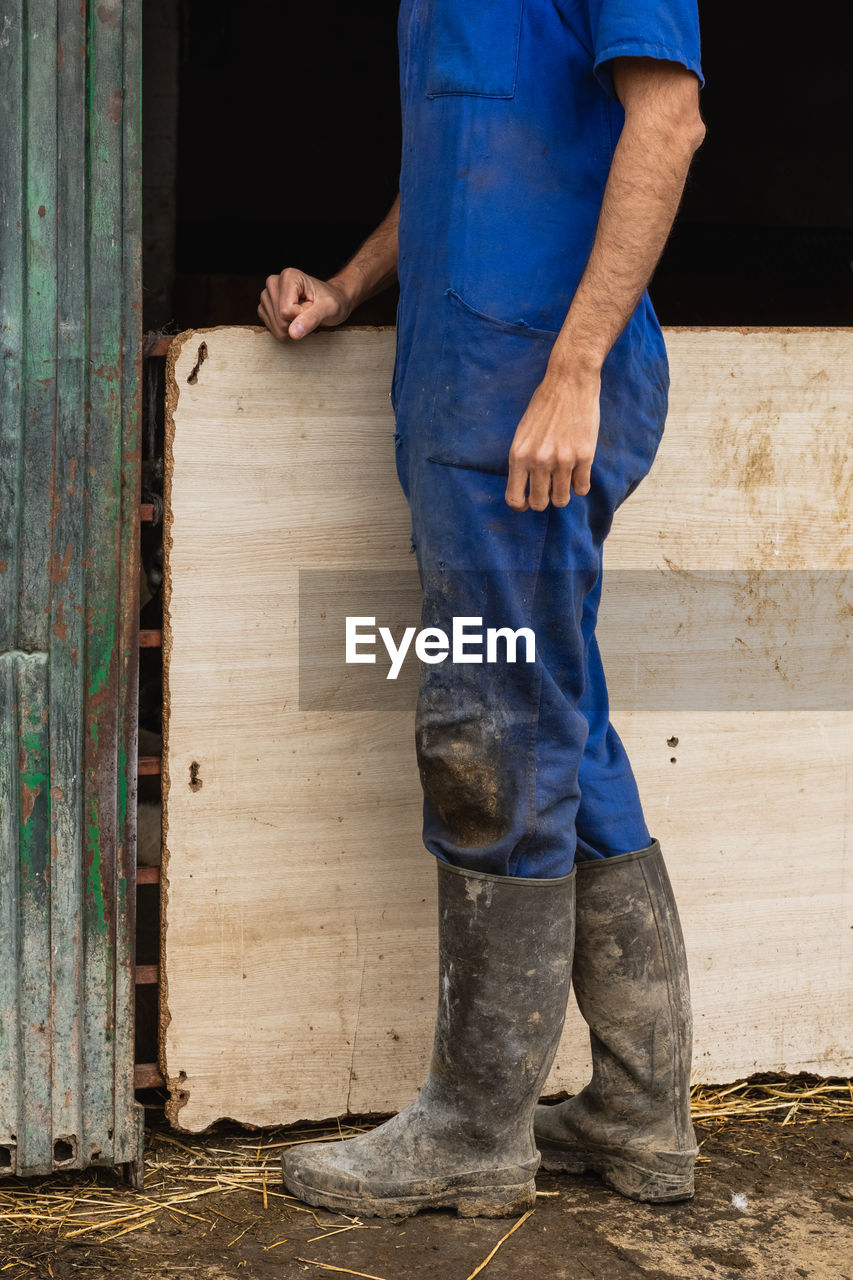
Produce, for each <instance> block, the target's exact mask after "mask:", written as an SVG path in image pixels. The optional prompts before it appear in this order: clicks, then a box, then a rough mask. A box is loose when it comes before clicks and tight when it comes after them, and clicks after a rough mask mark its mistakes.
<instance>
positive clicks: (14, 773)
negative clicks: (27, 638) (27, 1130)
mask: <svg viewBox="0 0 853 1280" xmlns="http://www.w3.org/2000/svg"><path fill="white" fill-rule="evenodd" d="M18 657H19V655H18V654H16V653H3V654H0V949H1V950H2V956H0V1173H3V1172H4V1171H5V1172H7V1173H11V1172H12V1171H13V1170H14V1169H15V1167H16V1165H17V1138H18V1134H19V1132H20V1131H21V1116H20V1111H19V1106H18V1103H19V1099H20V1096H21V1051H20V1041H19V1036H18V1003H19V1001H18V964H17V956H18V954H19V950H20V944H19V938H18V921H19V919H20V914H19V899H20V894H19V890H18V823H19V815H18V691H17V676H18Z"/></svg>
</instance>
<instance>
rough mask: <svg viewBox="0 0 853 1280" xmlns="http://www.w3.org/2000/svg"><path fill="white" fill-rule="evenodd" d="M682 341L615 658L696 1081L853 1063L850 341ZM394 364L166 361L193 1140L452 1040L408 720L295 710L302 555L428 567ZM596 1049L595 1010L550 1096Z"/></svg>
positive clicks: (623, 538) (629, 568) (388, 1096)
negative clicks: (404, 472)
mask: <svg viewBox="0 0 853 1280" xmlns="http://www.w3.org/2000/svg"><path fill="white" fill-rule="evenodd" d="M669 346H670V353H671V364H672V380H673V390H672V400H671V414H670V420H669V423H668V427H667V432H666V435H665V438H664V442H663V444H662V446H661V450H660V454H659V457H658V459H657V461H656V464H655V467H654V469H653V472H652V474H651V475H650V477H649V478H648V480H647V481H646V482H645V483H644V484H643V485H642V486H641V487H640V489H639V490H638V492H637V493H636V494H635V495H634V497H632V499H631V501H630V502H629V503H628V504H626V506H625V508H623V510H622V511H620V512H619V513H618V516H617V522H616V526H615V528H614V532H613V535H612V539H611V543H610V555H609V560H608V563H609V565H610V566H611V568H612V569H613V570H617V571H618V572H614V573H612V575H611V577H610V578H608V585H607V588H606V592H605V601H604V605H603V618H602V626H601V639H602V648H603V650H604V652H605V660H606V662H607V664H608V667H609V668H610V667H612V675H611V693H612V701H613V714H614V720H615V722H616V724H617V726H618V727H619V730H620V732H621V733H622V736H623V737H624V739H625V741H626V744H627V745H628V748H629V751H630V753H631V755H632V759H633V760H634V763H635V767H636V771H637V774H638V776H639V779H640V783H641V787H642V792H643V795H644V799H645V804H646V808H647V814H648V817H649V822H650V825H651V827H652V830H653V832H654V834H655V835H657V836H658V837H659V838H660V839H661V841H662V843H663V846H664V849H665V852H666V855H667V860H668V863H669V866H670V870H671V874H672V877H673V880H674V882H675V884H676V889H677V892H678V894H679V900H680V903H681V906H682V913H683V917H684V926H685V933H686V936H687V942H688V948H689V952H690V959H691V968H692V977H693V986H694V998H695V1011H696V1052H695V1067H696V1075H697V1078H699V1079H701V1080H703V1081H721V1080H730V1079H734V1078H736V1077H738V1076H742V1075H744V1074H747V1073H749V1072H751V1071H755V1070H790V1071H796V1070H800V1069H806V1070H813V1071H821V1072H825V1073H835V1072H846V1071H849V1070H850V1069H851V1068H853V1057H851V1050H850V1045H851V1043H853V1024H851V1013H850V1010H851V1005H853V1001H851V999H850V996H851V994H853V993H851V990H850V984H851V978H850V947H851V943H850V939H851V936H853V934H851V929H850V924H851V919H850V914H851V885H850V872H849V855H848V854H847V850H846V830H847V829H848V827H849V824H850V817H851V812H850V810H851V799H850V793H849V786H848V782H847V778H848V773H849V769H850V764H851V761H853V740H851V739H853V715H851V711H850V709H849V707H848V706H847V705H846V698H847V690H848V689H849V686H850V683H851V682H850V679H849V677H850V667H849V643H847V642H848V641H849V623H850V617H851V606H850V601H849V579H848V578H847V577H845V572H844V571H846V570H849V569H850V568H851V563H850V558H851V538H850V523H849V521H850V503H849V496H850V494H851V486H853V470H851V461H850V458H849V457H848V454H847V449H846V444H847V441H848V439H849V418H850V407H851V401H853V393H851V385H850V377H851V372H850V371H851V368H853V363H851V355H853V335H851V334H850V333H848V332H842V331H815V330H805V331H802V332H790V333H789V332H781V331H764V332H758V331H755V332H746V333H741V332H739V331H732V330H716V331H715V330H710V331H691V330H686V331H677V332H672V333H670V335H669ZM393 347H394V334H393V332H392V331H390V330H349V331H345V332H341V333H321V334H318V335H316V336H315V337H313V338H312V339H311V340H310V342H307V343H305V344H304V345H301V346H296V345H293V346H289V347H287V346H280V345H279V344H277V343H275V342H274V341H273V340H272V338H270V337H269V336H268V335H267V334H265V333H264V332H263V331H257V330H253V329H220V330H210V331H207V332H204V333H191V334H186V335H182V337H181V338H179V339H176V340H175V342H174V343H173V346H172V349H171V352H170V358H169V367H170V378H169V391H168V398H169V422H170V425H169V432H168V445H167V452H168V454H169V457H168V466H167V472H168V475H167V483H168V488H169V492H168V494H167V512H166V546H167V548H168V564H167V578H166V581H167V593H168V601H167V603H168V608H167V620H166V626H165V629H164V655H165V658H166V661H167V665H168V704H169V705H168V707H167V712H168V714H167V731H168V732H167V745H166V751H165V759H164V787H165V790H166V793H167V813H166V829H167V838H166V848H165V850H164V866H163V873H162V874H163V894H164V901H165V904H166V905H165V912H164V915H165V922H166V925H165V933H164V944H163V963H162V964H161V990H162V996H163V998H162V1007H163V1013H164V1025H163V1044H162V1054H161V1057H162V1061H163V1062H164V1063H165V1068H166V1075H167V1079H168V1083H169V1086H170V1090H171V1103H170V1109H169V1110H170V1117H171V1119H172V1122H173V1123H175V1124H176V1125H177V1126H178V1127H183V1128H186V1129H189V1130H198V1129H201V1128H204V1127H205V1126H206V1125H208V1124H210V1123H211V1122H212V1121H214V1120H216V1119H217V1118H218V1117H220V1116H231V1117H234V1118H236V1119H239V1120H242V1121H247V1122H251V1123H253V1124H273V1123H281V1122H286V1121H292V1120H296V1119H302V1118H320V1117H326V1116H329V1115H335V1114H339V1113H342V1112H343V1111H345V1110H347V1109H349V1110H351V1111H353V1112H368V1111H387V1110H393V1109H395V1108H397V1107H399V1106H400V1105H402V1104H403V1103H405V1102H406V1101H407V1100H408V1099H409V1098H410V1097H411V1096H412V1093H413V1091H414V1090H415V1089H416V1088H417V1086H418V1085H419V1084H420V1082H421V1078H422V1073H423V1068H424V1063H425V1061H426V1059H427V1055H428V1052H429V1045H430V1041H431V1034H432V1024H433V1012H434V991H433V988H434V983H435V919H434V913H435V903H434V879H435V872H434V866H433V860H432V858H431V857H430V856H429V855H428V854H426V853H425V852H424V850H423V848H422V846H421V843H420V837H419V826H420V805H421V797H420V790H419V786H418V779H417V769H416V766H415V759H414V748H413V744H412V710H411V708H410V707H401V708H400V709H394V708H392V709H390V710H389V709H378V710H377V709H370V708H368V709H361V710H352V711H345V710H323V711H306V710H300V706H299V688H298V667H297V663H298V625H299V607H298V575H299V571H300V569H302V570H304V569H314V570H316V569H337V570H347V569H352V570H355V569H358V570H365V569H366V568H371V569H379V570H381V571H382V572H387V571H390V570H401V571H406V570H409V569H410V568H411V563H412V562H411V557H410V554H409V521H408V512H407V510H406V506H405V502H404V500H403V498H402V495H401V494H400V492H399V488H398V485H397V479H396V474H395V469H394V449H393V444H392V433H393V421H392V416H391V412H390V408H389V405H388V394H387V388H388V384H389V378H390V371H391V365H392V361H393ZM818 446H819V447H818ZM769 570H773V571H774V572H773V573H772V574H769V575H768V572H767V571H769ZM768 582H770V583H772V584H773V585H772V590H771V589H770V587H769V586H768V585H767V584H768ZM638 592H639V595H638ZM646 595H648V606H649V607H648V613H646V612H645V609H644V603H643V602H644V600H645V597H646ZM638 599H639V604H638ZM697 602H698V603H697ZM700 605H701V607H700ZM818 613H819V615H820V618H821V626H820V628H819V636H817V632H816V631H815V628H814V622H813V618H814V617H815V616H817V614H818ZM780 614H781V616H782V618H783V619H787V620H786V622H785V625H784V626H782V625H781V624H780V622H779V616H780ZM608 618H609V621H608ZM810 628H811V632H810ZM810 634H811V636H812V638H813V639H814V638H815V637H817V639H819V643H814V644H812V649H813V650H814V660H810V654H811V653H812V649H810V647H809V646H810V639H809V637H810ZM786 644H787V645H788V649H785V650H784V651H783V648H780V646H784V645H786ZM670 650H671V655H672V656H671V657H670V656H668V653H669V651H670ZM638 654H639V655H640V656H641V659H642V660H638V657H637V655H638ZM685 654H687V655H690V656H691V658H692V661H693V664H694V671H695V673H701V677H702V678H701V679H699V678H698V674H697V675H696V678H691V672H690V671H689V670H688V669H687V666H688V664H687V663H686V662H685V658H684V655H685ZM792 655H793V656H792ZM780 656H781V658H783V659H784V662H781V663H780V665H779V666H777V665H776V664H777V662H779V660H780ZM676 660H677V663H676ZM672 664H676V665H678V672H679V675H678V681H673V680H672V679H670V680H669V681H667V678H666V677H667V670H668V669H669V667H670V666H671V665H672ZM786 664H787V665H786ZM780 671H782V672H783V673H784V676H785V678H784V679H783V677H782V675H780ZM756 691H757V692H756ZM751 692H752V693H754V696H749V695H750V693H751ZM587 1064H588V1051H587V1047H586V1035H585V1033H584V1029H583V1024H582V1023H581V1022H580V1019H579V1016H578V1014H577V1012H576V1010H573V1011H572V1012H571V1014H570V1018H569V1021H568V1024H567V1029H566V1034H565V1037H564V1039H563V1043H562V1045H561V1048H560V1052H559V1055H558V1059H557V1063H556V1065H555V1069H554V1073H553V1075H552V1080H551V1086H552V1087H554V1088H558V1087H563V1086H565V1087H569V1088H574V1087H577V1086H579V1085H580V1084H581V1083H583V1080H584V1079H585V1073H586V1070H587Z"/></svg>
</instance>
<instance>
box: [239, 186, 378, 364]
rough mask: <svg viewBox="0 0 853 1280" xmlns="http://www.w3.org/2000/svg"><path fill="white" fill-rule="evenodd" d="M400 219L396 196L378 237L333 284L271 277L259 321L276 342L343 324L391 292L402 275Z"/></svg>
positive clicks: (288, 273)
mask: <svg viewBox="0 0 853 1280" xmlns="http://www.w3.org/2000/svg"><path fill="white" fill-rule="evenodd" d="M399 219H400V197H399V196H397V199H396V200H395V201H394V203H393V204H392V206H391V208H390V210H389V212H388V214H387V215H386V217H385V218H383V220H382V221H381V222H380V224H379V226H378V227H377V228H376V230H375V231H374V232H373V234H372V235H370V236H368V237H367V239H366V240H365V242H364V244H363V245H362V246H361V248H360V249H359V250H358V252H357V253H356V254H355V256H354V257H353V258H352V259H351V260H350V261H349V262H348V263H347V264H346V266H345V267H341V269H340V271H338V272H336V273H335V275H334V276H332V278H331V279H330V280H318V279H317V278H316V276H309V275H306V274H305V272H304V271H297V270H296V268H295V267H287V268H286V269H285V270H284V271H282V272H281V274H280V275H277V276H268V277H267V285H266V288H265V289H264V291H263V293H262V294H261V301H260V305H259V307H258V315H259V316H260V317H261V319H262V320H263V322H264V324H265V325H266V327H267V328H268V329H269V331H270V333H271V334H272V335H273V337H274V338H278V340H279V342H285V341H286V340H287V339H288V338H297V339H298V338H304V337H305V335H306V334H307V333H312V332H313V330H314V329H318V328H321V327H322V328H324V329H329V328H331V327H332V326H333V325H336V324H343V322H344V321H345V320H347V319H349V316H350V315H351V314H352V312H353V311H355V309H356V307H358V306H360V304H361V303H362V302H366V301H367V299H368V298H373V297H375V295H376V294H377V293H381V292H382V290H383V289H385V288H387V287H388V285H389V284H391V282H392V280H394V278H395V276H396V275H397V224H398V222H399Z"/></svg>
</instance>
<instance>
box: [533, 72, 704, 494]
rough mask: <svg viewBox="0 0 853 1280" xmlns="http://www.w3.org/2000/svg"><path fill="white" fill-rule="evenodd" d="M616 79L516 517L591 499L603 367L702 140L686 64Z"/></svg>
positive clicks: (536, 403) (536, 408)
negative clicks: (585, 249) (574, 277)
mask: <svg viewBox="0 0 853 1280" xmlns="http://www.w3.org/2000/svg"><path fill="white" fill-rule="evenodd" d="M613 80H614V86H615V89H616V93H617V95H618V97H619V99H620V101H621V102H622V105H623V106H624V108H625V124H624V126H623V129H622V133H621V134H620V137H619V142H618V144H617V146H616V150H615V153H614V156H613V161H612V164H611V168H610V174H609V176H608V180H607V185H606V187H605V191H604V199H603V202H602V206H601V214H600V216H599V221H598V227H597V230H596V235H595V240H594V243H593V247H592V251H591V253H590V256H589V260H588V262H587V265H586V269H585V271H584V273H583V276H582V277H581V281H580V284H579V285H578V288H577V291H576V293H575V296H574V298H573V300H572V304H571V306H570V308H569V311H568V315H567V316H566V319H565V322H564V324H563V327H562V329H561V330H560V333H559V334H558V336H557V340H556V342H555V344H554V348H553V350H552V352H551V358H550V361H549V363H548V370H547V373H546V375H545V378H544V379H543V381H542V382H541V383H540V385H539V387H538V388H537V389H536V391H535V393H534V395H533V397H532V399H531V401H530V405H529V407H528V409H527V411H526V413H525V414H524V417H523V418H522V420H521V422H520V423H519V426H518V429H517V431H516V434H515V439H514V440H513V444H512V449H511V450H510V466H509V481H508V484H507V502H508V503H509V505H510V506H511V507H513V508H514V509H515V510H516V511H525V510H526V509H527V508H528V506H530V507H532V508H533V509H534V510H536V511H543V510H544V509H545V507H547V505H548V502H549V499H550V501H551V502H552V503H553V504H554V506H556V507H564V506H565V505H566V504H567V503H568V501H569V498H570V496H571V490H572V489H574V491H575V493H577V494H585V493H588V492H589V487H590V471H591V468H592V461H593V456H594V453H595V445H596V441H597V438H598V423H599V408H598V401H599V395H600V392H601V367H602V365H603V363H604V359H605V357H606V356H607V353H608V352H609V351H610V348H611V347H612V346H613V343H614V342H615V341H616V339H617V338H618V336H619V334H620V333H621V332H622V330H623V328H624V327H625V325H626V324H627V322H628V320H629V319H630V317H631V314H632V312H633V310H634V308H635V307H636V305H637V303H638V301H639V299H640V296H641V295H642V292H643V290H644V289H645V287H646V285H647V284H648V282H649V280H650V278H651V275H652V272H653V271H654V268H655V264H656V263H657V261H658V258H659V257H660V255H661V252H662V251H663V247H664V245H665V243H666V239H667V236H668V235H669V232H670V230H671V228H672V223H673V221H674V219H675V214H676V211H677V209H678V204H679V201H680V200H681V195H682V192H683V190H684V183H685V180H686V178H687V171H688V169H689V167H690V162H691V160H692V158H693V153H694V152H695V151H696V149H697V148H698V147H699V146H700V144H701V142H702V138H703V137H704V132H705V130H704V125H703V124H702V119H701V116H700V115H699V99H698V81H697V79H696V77H695V76H694V75H693V73H692V72H690V71H688V70H687V69H686V68H685V67H682V66H680V65H679V64H678V63H673V62H659V61H657V60H655V59H651V58H617V59H616V60H615V61H614V64H613ZM528 484H529V492H528Z"/></svg>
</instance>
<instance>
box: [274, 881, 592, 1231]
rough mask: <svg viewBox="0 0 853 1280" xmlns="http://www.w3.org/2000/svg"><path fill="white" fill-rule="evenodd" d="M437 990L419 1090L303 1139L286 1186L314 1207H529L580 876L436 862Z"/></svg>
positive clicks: (468, 1212) (484, 1213)
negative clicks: (366, 1124) (527, 876)
mask: <svg viewBox="0 0 853 1280" xmlns="http://www.w3.org/2000/svg"><path fill="white" fill-rule="evenodd" d="M437 865H438V920H439V926H438V927H439V989H438V1016H437V1019H436V1025H435V1042H434V1047H433V1055H432V1063H431V1066H430V1070H429V1075H428V1076H427V1079H426V1083H425V1084H424V1085H423V1088H422V1089H421V1091H420V1094H419V1096H418V1098H417V1099H416V1100H415V1101H414V1102H412V1103H410V1105H409V1106H408V1107H406V1108H405V1110H403V1111H401V1112H400V1113H399V1114H398V1115H396V1116H394V1117H393V1118H392V1119H391V1120H388V1121H387V1122H386V1123H385V1124H382V1125H380V1126H379V1127H378V1128H377V1129H373V1130H372V1131H371V1132H370V1133H365V1134H360V1135H359V1136H358V1137H357V1138H348V1139H346V1140H345V1141H343V1142H331V1143H325V1142H319V1143H311V1144H309V1145H306V1146H299V1147H295V1148H293V1149H292V1150H290V1151H288V1152H286V1153H285V1155H284V1157H283V1161H282V1165H283V1177H284V1184H285V1186H286V1187H287V1189H288V1191H289V1192H290V1193H291V1194H292V1195H295V1196H298V1197H299V1199H300V1200H304V1201H306V1203H308V1204H311V1205H322V1206H324V1207H325V1208H328V1209H337V1210H339V1211H341V1212H343V1213H350V1214H360V1215H373V1216H378V1217H390V1216H392V1215H397V1214H404V1215H405V1214H412V1213H417V1211H418V1210H419V1209H430V1208H453V1209H455V1210H456V1211H457V1213H458V1214H460V1215H463V1216H465V1217H488V1218H497V1217H504V1216H507V1215H510V1214H515V1213H518V1212H519V1211H523V1210H525V1209H529V1208H532V1207H533V1205H534V1203H535V1196H536V1186H535V1183H534V1180H533V1179H534V1174H535V1173H536V1170H537V1167H538V1165H539V1155H538V1153H537V1151H536V1144H535V1142H534V1139H533V1109H534V1107H535V1105H536V1102H537V1099H538V1097H539V1094H540V1092H541V1087H542V1085H543V1083H544V1081H545V1077H546V1076H547V1074H548V1071H549V1069H550V1066H551V1062H552V1060H553V1057H554V1053H555V1052H556V1049H557V1044H558V1042H559V1039H560V1032H561V1030H562V1027H563V1021H564V1019H565V1013H566V1004H567V1001H568V995H569V986H570V979H571V968H572V939H573V931H574V930H573V921H574V890H575V875H574V872H572V874H571V875H569V876H565V877H563V878H561V879H558V880H521V879H515V878H510V877H507V876H494V875H484V874H482V873H480V872H477V871H465V870H462V869H460V868H457V867H452V866H450V865H449V864H448V863H446V862H442V861H438V864H437Z"/></svg>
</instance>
